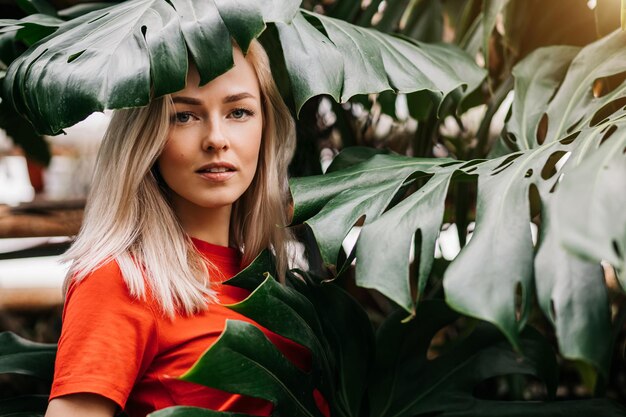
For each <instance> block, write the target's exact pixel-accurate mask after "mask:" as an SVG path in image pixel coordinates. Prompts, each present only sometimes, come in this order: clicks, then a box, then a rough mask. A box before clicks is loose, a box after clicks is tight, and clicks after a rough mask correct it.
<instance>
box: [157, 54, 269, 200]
mask: <svg viewBox="0 0 626 417" xmlns="http://www.w3.org/2000/svg"><path fill="white" fill-rule="evenodd" d="M233 57H234V62H235V67H234V68H232V69H231V70H229V71H228V72H226V73H225V74H223V75H221V76H219V77H217V78H215V79H214V80H212V81H211V82H209V83H208V84H206V85H204V86H203V87H198V82H199V75H198V72H197V70H196V69H195V68H193V67H192V68H191V69H190V71H189V75H188V76H187V87H186V88H185V89H184V90H182V91H180V92H178V93H175V94H173V95H172V99H173V101H174V107H175V114H174V115H172V121H171V125H170V131H169V136H168V139H167V143H166V144H165V148H164V149H163V152H162V153H161V155H160V156H159V158H158V161H157V163H158V167H159V170H160V173H161V176H162V177H163V180H164V181H165V183H166V184H167V185H168V186H169V188H170V189H171V191H172V203H173V205H174V208H175V210H176V209H182V208H186V209H197V208H207V209H215V208H224V207H230V206H231V205H232V204H233V203H234V202H235V201H236V200H237V199H238V198H239V197H241V195H242V194H243V193H244V191H246V189H247V188H248V187H249V186H250V183H251V182H252V179H253V178H254V174H255V172H256V168H257V162H258V159H259V149H260V146H261V136H262V134H263V114H262V108H261V93H260V89H259V82H258V80H257V77H256V74H255V72H254V69H253V67H252V65H251V64H250V63H249V62H248V61H247V60H246V59H245V58H244V56H243V54H242V53H241V51H240V50H239V49H237V48H235V49H234V50H233Z"/></svg>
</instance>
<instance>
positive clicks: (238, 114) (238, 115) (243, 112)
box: [230, 109, 254, 119]
mask: <svg viewBox="0 0 626 417" xmlns="http://www.w3.org/2000/svg"><path fill="white" fill-rule="evenodd" d="M253 114H254V113H253V112H252V111H250V110H247V109H235V110H233V111H232V112H231V113H230V115H231V117H232V118H233V119H243V118H245V117H246V116H252V115H253Z"/></svg>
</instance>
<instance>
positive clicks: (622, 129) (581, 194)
mask: <svg viewBox="0 0 626 417" xmlns="http://www.w3.org/2000/svg"><path fill="white" fill-rule="evenodd" d="M601 133H603V134H604V135H609V134H610V135H611V136H610V137H609V138H608V139H607V140H606V142H604V143H602V144H601V145H600V146H599V147H598V146H597V143H598V142H599V141H597V140H596V142H595V143H594V144H592V146H591V149H590V152H589V153H590V154H589V155H588V156H585V159H584V160H582V161H580V163H579V164H578V165H577V166H576V167H575V168H573V169H571V170H569V171H568V172H567V174H566V175H565V176H564V178H563V183H562V184H561V187H560V188H561V189H560V190H559V198H558V203H557V215H556V218H557V219H558V220H557V223H558V227H559V233H560V235H561V236H562V240H563V243H564V244H565V246H566V247H567V248H568V249H570V250H571V251H573V252H575V253H577V254H580V255H582V256H583V257H584V258H587V259H592V260H594V261H596V262H598V261H600V260H606V261H608V262H609V263H611V264H612V265H613V266H614V267H615V268H617V270H618V272H620V274H619V275H618V277H619V278H620V280H621V281H620V282H621V284H622V288H626V210H624V205H625V204H626V198H625V197H624V190H626V116H625V115H622V117H621V118H620V119H619V120H616V121H615V122H614V123H607V124H605V127H604V131H603V132H601ZM594 145H595V146H594ZM570 159H571V160H572V163H575V162H577V158H576V155H573V156H572V158H570ZM568 162H569V161H568Z"/></svg>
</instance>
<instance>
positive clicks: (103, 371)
mask: <svg viewBox="0 0 626 417" xmlns="http://www.w3.org/2000/svg"><path fill="white" fill-rule="evenodd" d="M157 336H158V335H157V326H156V321H155V315H154V312H153V311H152V309H151V307H150V306H149V305H148V304H147V303H146V302H145V301H143V300H136V299H134V298H133V297H131V295H130V294H129V292H128V289H127V286H126V283H125V282H124V280H123V277H122V274H121V271H120V269H119V267H118V265H117V263H116V262H114V261H112V262H109V263H108V264H106V265H104V266H103V267H101V268H99V269H98V270H96V271H94V272H93V273H91V274H90V275H89V276H87V277H86V278H85V279H84V280H82V281H81V282H79V283H77V284H72V285H71V286H70V289H69V291H68V293H67V296H66V300H65V306H64V310H63V326H62V330H61V338H60V339H59V347H58V352H57V357H56V362H55V370H54V381H53V385H52V392H51V394H50V399H52V398H55V397H60V396H62V395H67V394H75V393H94V394H99V395H102V396H104V397H106V398H109V399H111V400H113V401H115V402H116V403H117V404H118V406H119V407H120V408H122V409H123V408H124V406H125V404H126V400H127V399H128V396H129V394H130V392H131V390H132V388H133V386H134V384H135V381H136V380H137V378H138V377H139V376H141V375H142V374H143V372H144V371H145V370H146V368H147V367H148V366H149V364H150V363H151V362H152V359H153V358H154V356H155V355H156V352H157V340H158V337H157Z"/></svg>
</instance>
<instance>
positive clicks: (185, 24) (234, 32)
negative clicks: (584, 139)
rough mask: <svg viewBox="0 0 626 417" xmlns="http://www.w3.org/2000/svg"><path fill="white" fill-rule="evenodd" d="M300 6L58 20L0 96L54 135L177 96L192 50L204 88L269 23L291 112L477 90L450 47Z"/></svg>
mask: <svg viewBox="0 0 626 417" xmlns="http://www.w3.org/2000/svg"><path fill="white" fill-rule="evenodd" d="M298 4H299V2H298V1H296V0H289V1H288V2H287V3H285V2H284V1H278V0H274V1H272V2H249V1H244V0H239V1H225V0H212V1H200V0H172V1H170V2H167V1H165V0H129V1H127V2H123V3H121V4H118V5H114V6H111V7H109V8H106V9H103V10H96V11H93V12H91V13H88V14H86V15H84V16H80V17H78V18H75V19H73V20H71V21H69V22H67V23H62V24H61V25H60V26H59V28H58V30H57V31H56V32H55V33H54V34H52V35H51V36H49V37H48V38H46V39H44V40H42V41H41V42H38V43H37V44H35V45H33V47H32V48H31V49H29V50H28V51H27V52H26V53H24V54H23V55H22V56H21V57H20V58H19V59H18V60H16V61H15V62H14V63H13V64H12V65H11V67H10V68H9V71H8V74H7V79H6V81H5V83H4V84H5V85H4V88H3V95H4V96H5V97H6V98H7V99H8V100H9V102H11V103H12V104H13V105H15V107H16V108H17V109H18V110H19V111H20V112H21V113H22V114H24V115H26V116H27V117H28V118H29V120H31V122H32V123H33V125H34V126H35V127H36V128H37V129H38V130H39V131H41V132H42V133H48V134H54V133H57V132H58V131H60V129H62V128H64V127H67V126H69V125H72V124H74V123H76V122H77V121H80V120H82V119H83V118H85V117H86V116H87V115H88V114H90V113H91V112H94V111H101V110H103V109H105V108H121V107H136V106H142V105H145V104H147V103H148V101H149V100H150V97H151V89H152V94H153V95H155V96H159V95H162V94H166V93H171V92H174V91H177V90H180V89H182V88H183V86H184V82H185V76H186V73H187V67H188V65H187V51H189V54H190V56H191V57H192V59H193V61H194V63H195V64H196V66H197V67H198V70H199V73H200V77H201V83H206V82H208V81H209V80H211V79H212V78H214V77H216V76H217V75H219V74H221V73H223V72H225V71H226V70H228V69H229V68H230V67H231V66H232V53H231V49H230V37H231V36H232V37H233V38H234V39H235V40H236V41H237V42H238V43H239V45H241V46H242V48H243V49H244V50H245V49H246V48H247V45H248V44H249V43H250V41H251V39H253V38H255V37H257V36H258V35H259V34H260V33H261V32H262V31H263V30H264V28H265V25H266V23H267V22H276V25H277V28H278V36H279V37H280V42H281V44H282V49H283V52H284V58H285V63H286V65H287V68H288V71H289V76H290V80H291V84H292V87H293V95H294V97H295V98H296V103H295V105H296V108H297V109H298V110H299V109H300V108H301V107H302V105H303V104H304V102H305V101H306V100H308V99H309V98H310V97H312V96H314V95H319V94H329V95H331V96H333V97H335V98H336V99H341V100H344V101H345V100H347V99H348V98H350V97H352V96H353V95H355V94H359V93H372V92H380V91H384V90H394V91H397V92H406V93H408V92H423V93H421V94H423V95H425V96H427V97H428V98H429V99H430V98H432V97H438V98H439V101H442V100H443V98H445V97H446V96H448V95H449V94H451V93H452V92H457V93H458V90H459V89H463V90H464V92H465V94H468V93H470V92H471V91H474V90H475V89H476V88H477V87H478V86H479V85H480V83H481V81H482V79H483V78H484V77H485V72H484V71H483V70H481V69H479V68H478V67H477V66H476V65H475V64H474V63H473V61H472V60H471V58H470V57H468V56H466V55H465V54H464V53H463V52H462V51H460V50H458V49H456V48H454V47H452V46H445V45H426V44H419V43H414V42H412V41H410V40H408V41H407V40H403V39H399V38H396V37H393V36H390V35H385V34H382V33H380V32H378V31H376V30H373V29H364V28H358V27H356V26H353V25H350V24H348V23H345V22H343V21H340V20H336V19H332V18H330V17H326V16H323V15H318V14H315V13H310V12H305V11H301V12H298V11H297V6H298ZM311 22H313V23H314V25H312V24H311ZM207 50H211V51H212V52H211V53H210V54H207V53H206V51H207ZM461 97H462V96H461Z"/></svg>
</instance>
